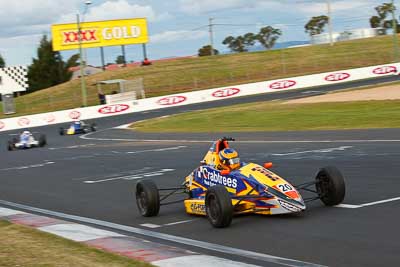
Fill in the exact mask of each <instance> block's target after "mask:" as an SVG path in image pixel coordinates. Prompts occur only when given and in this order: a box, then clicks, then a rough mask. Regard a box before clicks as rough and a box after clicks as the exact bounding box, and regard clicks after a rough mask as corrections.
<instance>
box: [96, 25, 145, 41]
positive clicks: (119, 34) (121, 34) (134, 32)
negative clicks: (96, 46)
mask: <svg viewBox="0 0 400 267" xmlns="http://www.w3.org/2000/svg"><path fill="white" fill-rule="evenodd" d="M140 33H141V30H140V27H138V26H130V27H127V26H122V27H113V28H104V29H103V30H102V36H103V38H104V40H113V39H117V40H118V39H129V38H138V37H139V36H140Z"/></svg>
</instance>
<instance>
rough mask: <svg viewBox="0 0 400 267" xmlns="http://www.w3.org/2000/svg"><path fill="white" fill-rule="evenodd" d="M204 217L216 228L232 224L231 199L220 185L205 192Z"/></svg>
mask: <svg viewBox="0 0 400 267" xmlns="http://www.w3.org/2000/svg"><path fill="white" fill-rule="evenodd" d="M205 202H206V216H207V219H208V221H209V222H210V223H211V225H212V226H214V227H216V228H224V227H228V226H229V225H230V224H231V222H232V217H233V207H232V199H231V197H230V195H229V193H228V191H227V190H226V188H225V187H224V186H222V185H216V186H212V187H210V188H209V189H208V190H207V192H206V201H205Z"/></svg>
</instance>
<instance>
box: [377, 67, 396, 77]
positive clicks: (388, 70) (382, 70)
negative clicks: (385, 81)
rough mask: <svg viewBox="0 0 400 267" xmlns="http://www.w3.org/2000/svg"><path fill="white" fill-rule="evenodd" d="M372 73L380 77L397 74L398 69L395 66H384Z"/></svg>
mask: <svg viewBox="0 0 400 267" xmlns="http://www.w3.org/2000/svg"><path fill="white" fill-rule="evenodd" d="M372 72H373V73H374V74H378V75H382V74H389V73H397V68H396V67H395V66H383V67H379V68H376V69H374V70H373V71H372Z"/></svg>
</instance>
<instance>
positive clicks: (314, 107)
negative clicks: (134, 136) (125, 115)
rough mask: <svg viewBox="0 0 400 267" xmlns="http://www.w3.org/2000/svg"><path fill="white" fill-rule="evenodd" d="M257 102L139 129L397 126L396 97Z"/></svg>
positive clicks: (139, 125)
mask: <svg viewBox="0 0 400 267" xmlns="http://www.w3.org/2000/svg"><path fill="white" fill-rule="evenodd" d="M281 103H282V102H258V103H251V104H242V105H236V106H230V107H223V108H215V109H209V110H205V111H195V112H188V113H184V114H179V115H174V116H170V117H166V118H156V119H152V120H147V121H143V122H138V123H135V124H133V125H131V128H134V129H135V130H136V131H142V132H245V131H249V132H254V131H298V130H343V129H366V128H398V127H400V100H389V101H355V102H342V103H339V102H338V103H313V104H291V105H282V104H281Z"/></svg>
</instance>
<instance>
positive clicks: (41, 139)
mask: <svg viewBox="0 0 400 267" xmlns="http://www.w3.org/2000/svg"><path fill="white" fill-rule="evenodd" d="M38 141H39V146H40V147H44V146H45V145H47V140H46V135H44V134H41V135H39V139H38Z"/></svg>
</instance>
